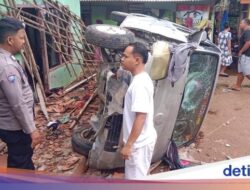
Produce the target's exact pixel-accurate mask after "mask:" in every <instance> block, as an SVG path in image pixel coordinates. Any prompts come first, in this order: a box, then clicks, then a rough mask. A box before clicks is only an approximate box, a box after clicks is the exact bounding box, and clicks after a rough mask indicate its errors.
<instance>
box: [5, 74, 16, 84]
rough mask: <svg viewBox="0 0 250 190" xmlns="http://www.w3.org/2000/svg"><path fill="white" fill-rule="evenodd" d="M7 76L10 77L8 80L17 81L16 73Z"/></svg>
mask: <svg viewBox="0 0 250 190" xmlns="http://www.w3.org/2000/svg"><path fill="white" fill-rule="evenodd" d="M7 78H8V81H9V82H11V83H14V82H15V81H16V75H14V74H12V75H9V76H8V77H7Z"/></svg>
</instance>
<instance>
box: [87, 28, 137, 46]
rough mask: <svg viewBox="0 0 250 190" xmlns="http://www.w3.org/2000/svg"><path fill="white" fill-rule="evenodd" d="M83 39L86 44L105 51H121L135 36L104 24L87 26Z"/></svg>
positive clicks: (124, 30)
mask: <svg viewBox="0 0 250 190" xmlns="http://www.w3.org/2000/svg"><path fill="white" fill-rule="evenodd" d="M85 37H86V40H87V42H88V43H90V44H94V45H96V46H99V47H103V48H107V49H120V50H121V49H124V48H125V47H127V46H128V45H129V44H130V43H133V42H134V41H135V35H134V33H132V32H131V31H129V30H127V29H124V28H121V27H118V26H112V25H105V24H94V25H90V26H88V27H87V29H86V32H85Z"/></svg>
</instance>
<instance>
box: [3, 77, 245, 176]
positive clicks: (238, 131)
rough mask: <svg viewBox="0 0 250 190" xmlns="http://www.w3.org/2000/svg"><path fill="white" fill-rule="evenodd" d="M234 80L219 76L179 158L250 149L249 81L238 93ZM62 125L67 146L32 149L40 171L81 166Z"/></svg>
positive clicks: (225, 155) (216, 157)
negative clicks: (198, 124) (202, 116)
mask: <svg viewBox="0 0 250 190" xmlns="http://www.w3.org/2000/svg"><path fill="white" fill-rule="evenodd" d="M235 81H236V76H235V75H233V74H232V75H230V77H228V78H225V77H219V80H218V83H217V87H216V90H215V94H214V96H213V98H212V100H211V104H210V108H209V111H208V114H207V116H206V119H205V121H204V123H203V126H202V128H201V130H200V131H201V133H200V134H202V135H200V136H201V137H202V138H201V139H199V140H197V141H196V142H195V143H193V144H191V145H190V146H189V147H187V148H182V149H181V151H180V156H181V158H183V159H188V160H197V161H201V162H204V163H209V162H216V161H221V160H226V159H231V158H237V157H242V156H247V155H250V150H249V149H248V147H250V130H249V128H250V126H249V123H250V117H249V113H250V111H249V108H250V98H249V94H250V81H249V80H247V79H245V81H244V83H243V88H242V90H241V91H239V92H238V91H232V90H229V89H228V86H231V85H232V84H234V83H235ZM70 101H71V100H70ZM51 106H52V108H53V109H55V108H57V107H54V105H53V104H52V105H51ZM72 106H73V105H72ZM57 109H59V108H57ZM91 109H92V108H91ZM59 111H60V110H59ZM78 111H79V110H78ZM91 112H92V111H90V113H91ZM90 113H89V111H88V110H87V113H86V114H85V116H84V118H85V117H86V118H85V120H86V121H87V118H89V116H90V115H91V114H90ZM60 115H61V114H60ZM37 122H38V121H37ZM38 125H42V122H41V123H40V122H39V124H38ZM63 127H64V133H65V134H63V136H62V137H63V138H65V137H64V136H67V138H66V139H67V141H66V139H64V141H65V142H68V143H66V144H68V145H67V147H65V146H60V144H63V143H59V142H57V141H60V138H59V139H56V140H53V141H45V142H43V143H42V144H41V145H40V146H39V148H38V149H37V150H36V151H35V154H34V161H35V164H36V166H37V167H38V170H40V171H46V172H53V173H64V174H66V173H65V170H69V169H71V170H70V171H68V174H70V173H71V174H75V173H79V174H80V173H81V171H77V172H75V169H76V168H79V165H82V162H81V161H79V160H80V159H81V157H82V156H81V155H78V154H76V153H74V152H73V151H72V149H71V145H70V135H71V132H70V130H68V125H64V126H63ZM39 129H42V127H39ZM66 133H67V134H66ZM59 137H60V136H59ZM46 143H49V144H46ZM45 147H48V148H46V151H44V148H45ZM55 148H56V149H55ZM65 148H67V149H68V153H67V155H64V154H66V153H65V151H62V150H65ZM57 149H58V150H57ZM55 150H56V151H59V150H60V152H55ZM41 151H42V152H41ZM55 153H56V154H58V155H57V156H56V157H54V154H55ZM59 153H60V154H59ZM61 153H62V154H61ZM46 156H47V157H48V158H47V157H46ZM45 157H46V158H45ZM41 159H42V160H41ZM58 160H59V161H58ZM69 161H71V162H72V165H70V166H68V162H69ZM60 163H61V165H60ZM59 165H60V166H61V169H60V168H59V167H58V166H59ZM0 167H6V152H5V153H3V152H2V153H1V155H0ZM78 170H79V169H78ZM162 171H165V167H164V166H159V167H157V169H156V170H155V171H153V172H152V173H156V172H157V173H158V172H162ZM107 175H109V173H107V174H103V172H100V171H96V170H88V171H87V172H86V173H85V176H107ZM118 178H120V177H118Z"/></svg>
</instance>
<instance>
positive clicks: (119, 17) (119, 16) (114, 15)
mask: <svg viewBox="0 0 250 190" xmlns="http://www.w3.org/2000/svg"><path fill="white" fill-rule="evenodd" d="M128 15H129V13H124V12H119V11H112V12H111V14H110V18H111V19H112V20H113V21H116V22H118V23H121V22H123V21H124V19H125V18H126V17H127V16H128Z"/></svg>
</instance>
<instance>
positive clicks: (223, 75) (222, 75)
mask: <svg viewBox="0 0 250 190" xmlns="http://www.w3.org/2000/svg"><path fill="white" fill-rule="evenodd" d="M219 76H221V77H229V75H228V74H226V73H220V74H219Z"/></svg>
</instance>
